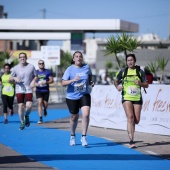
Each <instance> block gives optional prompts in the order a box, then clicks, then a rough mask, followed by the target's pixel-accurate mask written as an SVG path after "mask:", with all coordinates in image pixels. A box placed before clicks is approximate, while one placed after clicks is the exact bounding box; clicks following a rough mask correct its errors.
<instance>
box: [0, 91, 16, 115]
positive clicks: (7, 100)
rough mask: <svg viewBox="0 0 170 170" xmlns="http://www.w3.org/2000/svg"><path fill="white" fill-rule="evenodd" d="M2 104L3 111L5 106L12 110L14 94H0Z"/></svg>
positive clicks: (5, 108) (5, 111)
mask: <svg viewBox="0 0 170 170" xmlns="http://www.w3.org/2000/svg"><path fill="white" fill-rule="evenodd" d="M1 98H2V104H3V113H7V108H9V109H11V110H13V103H14V96H12V97H11V96H7V95H3V94H2V95H1Z"/></svg>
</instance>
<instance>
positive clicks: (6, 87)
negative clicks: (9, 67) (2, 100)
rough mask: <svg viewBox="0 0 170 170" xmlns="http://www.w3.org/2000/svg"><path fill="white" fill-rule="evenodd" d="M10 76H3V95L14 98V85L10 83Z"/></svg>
mask: <svg viewBox="0 0 170 170" xmlns="http://www.w3.org/2000/svg"><path fill="white" fill-rule="evenodd" d="M9 78H10V74H3V75H2V77H1V82H2V94H3V95H7V96H11V97H12V96H14V85H13V84H12V83H9Z"/></svg>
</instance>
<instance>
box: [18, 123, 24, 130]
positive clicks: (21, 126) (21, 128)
mask: <svg viewBox="0 0 170 170" xmlns="http://www.w3.org/2000/svg"><path fill="white" fill-rule="evenodd" d="M24 128H25V123H24V122H22V123H21V125H20V127H19V130H24Z"/></svg>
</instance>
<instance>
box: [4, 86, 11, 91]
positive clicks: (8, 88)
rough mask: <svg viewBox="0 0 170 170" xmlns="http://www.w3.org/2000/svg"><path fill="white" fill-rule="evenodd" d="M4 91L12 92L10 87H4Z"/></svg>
mask: <svg viewBox="0 0 170 170" xmlns="http://www.w3.org/2000/svg"><path fill="white" fill-rule="evenodd" d="M4 90H5V91H6V92H12V87H11V86H5V87H4Z"/></svg>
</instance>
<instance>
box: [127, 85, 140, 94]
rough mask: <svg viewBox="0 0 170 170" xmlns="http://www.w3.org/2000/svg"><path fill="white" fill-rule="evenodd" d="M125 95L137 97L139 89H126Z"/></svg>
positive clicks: (130, 87)
mask: <svg viewBox="0 0 170 170" xmlns="http://www.w3.org/2000/svg"><path fill="white" fill-rule="evenodd" d="M127 93H128V94H130V95H131V96H137V95H138V94H139V89H138V88H137V87H133V86H129V87H128V89H127Z"/></svg>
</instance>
